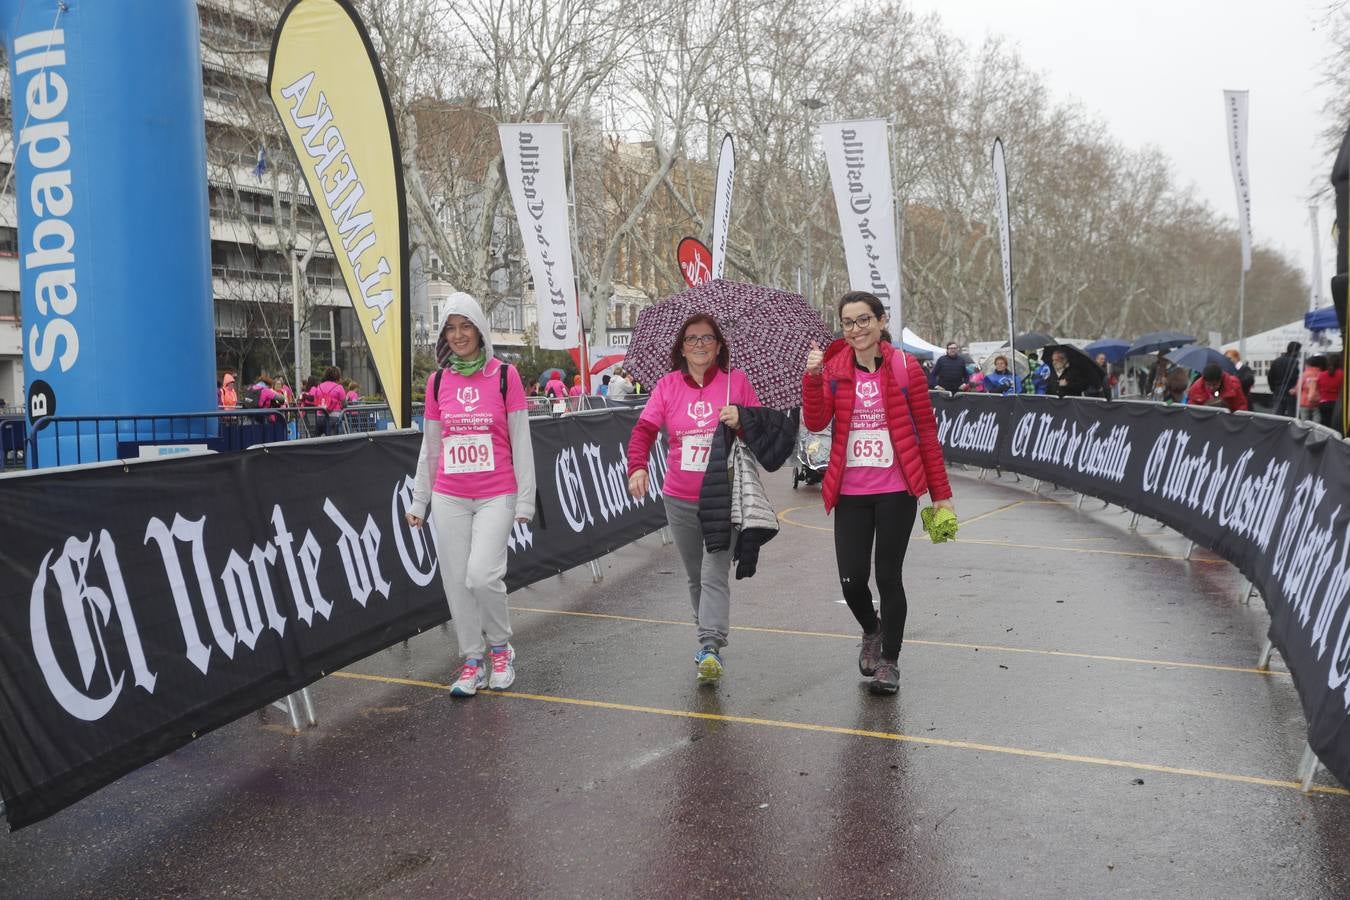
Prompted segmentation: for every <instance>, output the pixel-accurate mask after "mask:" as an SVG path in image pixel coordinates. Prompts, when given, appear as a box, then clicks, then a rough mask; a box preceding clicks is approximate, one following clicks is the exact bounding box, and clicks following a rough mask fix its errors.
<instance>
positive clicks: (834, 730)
mask: <svg viewBox="0 0 1350 900" xmlns="http://www.w3.org/2000/svg"><path fill="white" fill-rule="evenodd" d="M333 675H334V676H336V677H338V678H350V679H354V680H359V681H375V682H381V683H384V684H399V685H406V686H409V687H424V688H431V689H433V690H440V691H448V690H449V689H450V686H449V685H448V684H441V683H439V682H435V681H418V680H415V679H411V678H395V677H392V676H387V675H367V674H365V673H361V672H334V673H333ZM482 694H483V695H484V696H487V697H493V698H500V699H508V700H529V701H533V702H536V703H556V704H559V705H563V706H579V707H584V708H587V709H604V710H612V711H615V712H631V713H641V714H644V715H652V716H667V717H671V718H678V719H702V720H704V721H709V722H728V723H733V724H737V725H756V726H760V727H765V728H784V729H790V730H793V731H814V732H817V733H821V734H835V735H843V736H847V737H863V738H873V739H876V740H884V741H896V742H899V743H906V744H920V745H924V746H929V747H944V748H947V749H951V750H977V751H983V752H986V753H999V754H1004V755H1007V756H1021V757H1026V758H1029V759H1046V760H1054V761H1056V762H1073V763H1082V764H1086V765H1094V766H1108V767H1111V768H1117V769H1130V770H1132V771H1139V772H1158V773H1160V774H1164V775H1184V776H1189V777H1192V778H1206V779H1210V780H1214V781H1230V782H1236V783H1239V784H1254V785H1261V786H1263V787H1278V788H1286V789H1289V790H1294V791H1297V790H1300V788H1301V785H1300V784H1299V782H1297V781H1285V780H1282V779H1277V778H1258V777H1256V776H1253V775H1235V774H1233V773H1230V772H1213V771H1209V770H1206V769H1190V768H1185V767H1180V766H1163V765H1157V764H1155V763H1145V762H1132V761H1130V760H1123V759H1109V758H1105V757H1100V756H1083V755H1080V754H1076V753H1057V752H1054V751H1050V750H1029V749H1026V748H1023V747H1007V746H1003V745H1001V744H984V743H979V742H976V741H957V740H949V739H947V738H937V737H915V736H913V735H908V734H898V733H895V732H890V731H865V730H863V729H860V728H844V727H841V726H837V725H816V724H813V723H810V722H791V721H786V720H783V719H761V718H758V717H755V716H735V715H727V714H725V713H706V712H695V711H693V710H687V709H662V708H661V707H657V706H638V705H636V704H632V703H610V702H607V701H603V700H585V699H581V698H577V697H558V696H554V695H551V694H527V693H522V692H517V691H484V692H482ZM1312 790H1313V792H1315V793H1319V794H1333V795H1336V796H1342V797H1346V796H1350V791H1347V790H1346V789H1345V788H1342V787H1324V786H1322V785H1314V786H1313V788H1312Z"/></svg>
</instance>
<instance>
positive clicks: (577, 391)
mask: <svg viewBox="0 0 1350 900" xmlns="http://www.w3.org/2000/svg"><path fill="white" fill-rule="evenodd" d="M567 396H569V397H580V396H581V385H579V384H574V385H572V389H571V390H569V391H568V392H567Z"/></svg>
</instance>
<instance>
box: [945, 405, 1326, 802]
mask: <svg viewBox="0 0 1350 900" xmlns="http://www.w3.org/2000/svg"><path fill="white" fill-rule="evenodd" d="M932 396H933V408H934V412H935V414H936V416H937V420H938V438H939V440H940V441H941V442H942V444H943V453H944V456H946V458H947V459H949V460H951V461H953V462H961V463H967V464H970V465H977V466H983V467H986V468H1000V469H1006V470H1008V471H1011V472H1019V473H1021V474H1024V475H1030V476H1032V477H1034V478H1040V479H1042V480H1045V481H1050V482H1053V483H1055V484H1058V485H1060V486H1062V487H1066V488H1069V489H1072V490H1074V491H1079V492H1082V493H1085V494H1090V495H1092V496H1094V497H1099V498H1101V499H1103V500H1106V501H1108V502H1110V503H1115V504H1119V505H1121V506H1123V507H1126V508H1128V509H1131V510H1133V511H1135V512H1138V513H1141V514H1142V515H1145V516H1148V517H1149V518H1152V519H1157V520H1158V521H1160V522H1163V523H1164V524H1166V525H1168V526H1169V527H1172V528H1175V529H1176V530H1177V531H1179V532H1181V533H1182V534H1183V535H1185V536H1186V537H1188V538H1191V539H1192V540H1194V541H1195V542H1196V543H1197V544H1200V545H1201V546H1204V547H1207V548H1209V549H1210V550H1213V551H1214V552H1215V553H1217V554H1219V555H1220V556H1222V557H1223V558H1224V559H1226V560H1228V561H1229V562H1231V563H1232V564H1233V565H1235V566H1236V567H1237V568H1238V569H1239V570H1240V571H1241V572H1242V574H1243V575H1245V576H1247V578H1249V579H1250V580H1251V581H1252V583H1253V584H1254V585H1255V586H1256V587H1257V589H1258V590H1259V591H1260V592H1261V596H1262V597H1263V598H1264V599H1265V603H1266V608H1267V610H1268V611H1269V612H1270V620H1271V621H1270V638H1271V640H1272V641H1273V642H1274V644H1275V646H1276V647H1278V648H1279V650H1280V654H1281V656H1283V657H1284V660H1285V662H1286V663H1288V665H1289V669H1290V672H1291V673H1292V674H1293V678H1294V684H1295V686H1296V687H1297V689H1298V694H1299V698H1300V700H1301V702H1302V704H1303V711H1304V715H1305V716H1306V717H1307V721H1308V742H1309V744H1311V745H1312V748H1313V750H1314V751H1315V752H1316V753H1317V755H1318V756H1319V758H1320V759H1321V760H1322V762H1323V763H1324V764H1325V765H1326V767H1327V769H1328V770H1329V771H1331V772H1332V773H1333V774H1334V775H1335V776H1336V777H1337V778H1338V779H1339V780H1340V781H1341V783H1342V784H1345V785H1350V444H1347V443H1346V442H1345V441H1342V440H1340V439H1339V438H1335V437H1329V436H1328V433H1327V432H1325V431H1319V430H1317V429H1313V428H1309V427H1307V426H1304V425H1300V424H1297V423H1294V422H1290V421H1288V420H1284V419H1275V418H1273V417H1263V416H1248V415H1244V414H1242V413H1236V414H1230V413H1228V412H1225V411H1219V410H1214V409H1207V408H1192V407H1187V406H1162V405H1157V404H1149V403H1121V402H1105V401H1099V400H1086V399H1076V398H1075V399H1057V398H1052V397H1038V396H1025V395H1022V396H1015V397H1000V396H991V395H981V394H958V395H956V396H948V395H947V394H946V393H945V392H942V391H935V392H933V395H932Z"/></svg>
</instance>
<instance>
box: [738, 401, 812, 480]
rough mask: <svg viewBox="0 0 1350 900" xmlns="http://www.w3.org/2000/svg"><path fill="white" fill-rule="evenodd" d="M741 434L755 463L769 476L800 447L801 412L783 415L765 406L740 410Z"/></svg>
mask: <svg viewBox="0 0 1350 900" xmlns="http://www.w3.org/2000/svg"><path fill="white" fill-rule="evenodd" d="M737 409H739V410H740V412H741V434H742V436H743V437H744V440H745V444H746V446H747V447H749V448H750V452H751V453H753V454H755V461H756V462H758V463H759V467H760V468H761V469H763V470H764V471H766V472H776V471H778V468H779V467H780V466H781V465H783V463H785V462H787V459H788V457H790V456H791V455H792V451H793V449H794V448H795V447H796V446H797V424H798V422H799V420H800V415H801V412H800V410H798V409H795V408H794V409H793V410H792V412H790V413H781V412H779V411H778V410H776V409H769V408H768V407H765V406H738V407H737Z"/></svg>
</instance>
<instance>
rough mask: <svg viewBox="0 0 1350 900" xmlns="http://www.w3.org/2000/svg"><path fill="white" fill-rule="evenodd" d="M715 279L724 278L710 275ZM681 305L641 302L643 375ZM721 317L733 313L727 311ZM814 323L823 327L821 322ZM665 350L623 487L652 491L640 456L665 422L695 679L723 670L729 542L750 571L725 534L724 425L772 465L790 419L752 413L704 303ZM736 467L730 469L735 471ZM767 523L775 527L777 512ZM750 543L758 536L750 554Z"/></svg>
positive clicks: (783, 447) (739, 373) (791, 430)
mask: <svg viewBox="0 0 1350 900" xmlns="http://www.w3.org/2000/svg"><path fill="white" fill-rule="evenodd" d="M718 284H722V282H714V283H713V285H714V286H715V285H718ZM686 293H687V294H696V291H690V292H686ZM705 293H706V292H705ZM681 296H683V295H681ZM700 296H701V295H700ZM675 299H677V300H678V299H680V298H675ZM709 299H710V300H712V299H715V298H709ZM709 305H710V306H711V305H712V304H711V303H710V304H709ZM680 309H681V305H680V303H670V302H668V301H667V302H664V303H663V304H658V306H656V307H652V308H650V309H648V310H644V312H643V318H642V319H639V323H638V329H637V331H636V332H635V334H634V336H633V347H632V348H631V349H630V351H629V356H628V360H629V363H631V364H632V365H634V366H636V367H637V369H638V371H639V374H640V375H642V377H643V378H644V380H645V379H646V378H647V377H649V376H648V375H646V374H643V373H644V372H645V371H649V370H650V368H651V366H650V361H649V358H648V355H647V354H645V353H644V351H643V345H644V344H650V343H651V342H652V339H651V335H652V334H653V333H654V332H660V331H661V327H660V326H661V323H662V320H663V319H668V318H669V316H670V315H671V314H673V313H676V311H678V310H680ZM751 315H753V312H751ZM724 316H725V317H726V318H727V319H733V318H739V316H733V315H732V314H731V313H730V312H727V313H724ZM760 316H761V317H762V318H764V319H769V320H772V315H771V312H770V311H769V310H760ZM818 321H819V318H818V317H817V322H818ZM779 324H780V325H783V323H781V322H780V323H779ZM644 326H646V327H645V328H644ZM783 327H786V326H785V325H783ZM819 327H820V328H822V329H823V325H820V326H819ZM766 343H767V341H766ZM668 352H669V355H668V357H667V358H668V366H669V371H668V372H667V373H666V374H665V375H663V376H661V377H660V379H659V380H657V381H656V385H655V387H654V388H653V389H652V392H651V399H649V400H648V401H647V405H646V406H645V407H643V410H642V414H641V416H639V418H638V422H637V426H636V427H635V428H634V429H633V436H632V439H631V440H630V441H629V443H628V490H629V493H631V494H632V495H633V496H634V497H635V498H639V499H640V498H642V497H643V496H645V495H646V494H647V493H648V491H649V490H650V488H651V483H650V475H649V474H648V467H649V465H650V462H649V459H648V456H649V453H650V451H651V448H652V445H653V443H654V442H655V439H656V436H657V433H658V432H660V431H664V432H665V433H666V435H667V437H668V440H669V448H668V450H667V453H666V460H665V482H664V484H662V485H661V486H660V488H661V492H662V494H664V501H665V507H666V521H667V523H668V524H669V526H670V531H671V535H672V536H673V537H674V539H675V545H676V548H677V549H678V550H679V553H680V558H681V560H682V561H683V562H684V568H685V573H686V575H687V576H688V579H689V600H690V603H691V604H692V606H693V610H694V619H695V622H696V623H697V626H698V640H699V649H698V651H697V652H696V653H695V654H694V663H695V666H696V667H697V670H698V680H699V682H700V683H704V684H707V683H711V682H715V681H717V680H718V679H719V678H721V677H722V674H723V666H724V664H723V660H722V649H723V648H724V647H726V645H727V636H728V631H729V629H730V621H731V586H730V580H729V579H730V568H731V563H732V559H733V555H735V554H734V552H733V546H734V547H735V551H736V553H739V554H741V555H740V556H738V557H737V558H738V559H740V560H741V567H740V568H738V569H737V577H738V578H739V577H742V575H743V574H750V573H749V572H744V573H743V572H742V568H744V567H745V556H744V554H745V552H746V549H745V547H744V546H743V544H742V543H741V541H740V538H741V537H742V536H743V533H744V532H743V531H742V532H740V533H736V534H735V535H734V537H733V532H734V531H735V529H734V527H733V525H732V523H731V515H732V513H731V503H732V499H731V496H730V495H731V491H732V486H731V484H730V480H729V479H728V477H727V461H728V458H729V454H730V452H731V450H730V444H729V442H728V434H730V433H731V432H735V433H737V434H739V436H741V437H743V438H745V440H746V442H747V443H748V444H749V445H750V446H751V448H752V449H755V450H756V453H757V455H759V461H760V463H761V464H762V465H764V467H765V468H767V469H770V470H772V469H775V468H777V467H778V466H779V465H781V464H782V462H783V460H784V459H786V458H787V455H788V454H789V453H790V452H791V449H792V446H793V441H794V440H795V438H796V424H795V422H790V420H789V419H788V417H787V416H785V415H783V414H781V413H776V412H774V411H772V410H763V412H764V413H766V414H769V415H765V416H761V415H760V413H761V404H760V398H759V395H758V393H757V392H756V389H755V387H754V385H752V384H751V382H750V378H749V377H748V376H747V374H746V372H745V371H744V370H742V369H739V368H734V367H732V365H731V347H730V345H729V342H728V339H727V337H726V334H725V333H724V331H723V328H722V325H721V323H720V322H719V317H715V316H713V315H711V314H709V313H707V312H695V313H694V314H693V315H689V316H687V318H685V319H684V321H683V322H682V323H681V324H680V326H679V328H678V330H677V331H676V332H675V333H674V335H673V339H672V340H671V342H670V345H669V351H668ZM723 426H725V429H727V430H725V431H724V430H723ZM752 431H753V432H754V433H753V434H752V433H751V432H752ZM766 434H767V437H764V436H765V435H766ZM762 438H763V440H761V439H762ZM770 445H771V446H770ZM740 471H741V470H740V469H739V468H738V469H737V472H738V480H740V478H739V473H740ZM773 528H774V530H776V528H777V522H776V520H775V521H774V522H773ZM762 540H767V537H766V538H762ZM757 552H758V551H757V545H756V550H755V553H756V556H757Z"/></svg>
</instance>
